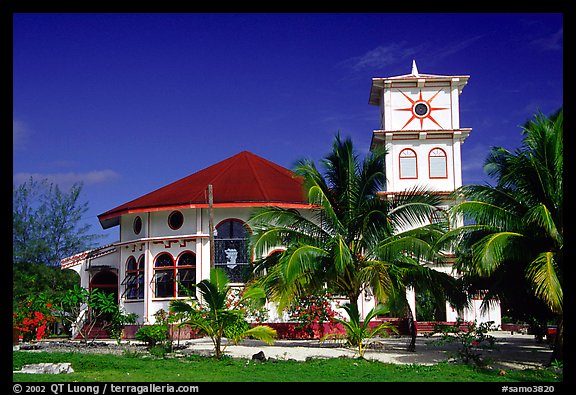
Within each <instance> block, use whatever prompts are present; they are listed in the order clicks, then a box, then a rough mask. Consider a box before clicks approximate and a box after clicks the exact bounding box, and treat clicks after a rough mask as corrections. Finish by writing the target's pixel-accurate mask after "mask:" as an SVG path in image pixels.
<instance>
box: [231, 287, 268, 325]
mask: <svg viewBox="0 0 576 395" xmlns="http://www.w3.org/2000/svg"><path fill="white" fill-rule="evenodd" d="M245 290H246V289H245V288H236V287H231V288H230V292H229V293H228V295H227V298H226V308H227V309H228V310H240V311H241V312H242V313H243V314H244V316H245V317H246V319H247V320H248V321H252V322H257V323H262V322H266V321H267V320H268V309H267V308H266V307H264V306H258V305H257V304H255V303H253V302H252V301H250V300H247V299H246V298H244V293H245Z"/></svg>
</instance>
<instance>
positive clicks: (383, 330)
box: [322, 303, 398, 358]
mask: <svg viewBox="0 0 576 395" xmlns="http://www.w3.org/2000/svg"><path fill="white" fill-rule="evenodd" d="M342 308H343V309H344V310H346V313H348V318H349V320H344V319H341V318H336V319H335V320H336V321H337V322H338V323H340V324H342V325H343V326H344V329H345V330H346V336H345V337H346V343H347V344H348V345H349V346H350V347H356V349H357V350H358V356H359V357H360V358H364V352H365V351H366V340H367V339H370V338H373V337H374V336H377V335H380V336H383V337H387V336H388V335H389V331H391V332H394V333H398V330H397V329H396V327H395V326H394V325H392V324H390V323H389V322H387V321H384V322H382V323H380V324H378V325H376V326H373V327H370V322H371V321H372V320H373V319H374V318H375V317H376V316H378V315H383V314H386V313H388V312H389V310H388V308H387V307H386V306H385V305H383V304H380V305H377V306H375V307H374V308H372V309H371V310H370V311H369V312H368V314H366V317H364V320H362V318H361V317H360V313H359V311H358V305H356V304H350V303H345V304H344V305H343V306H342ZM340 336H341V335H339V334H336V333H329V334H328V335H326V336H324V337H323V338H322V340H326V339H328V338H333V337H340Z"/></svg>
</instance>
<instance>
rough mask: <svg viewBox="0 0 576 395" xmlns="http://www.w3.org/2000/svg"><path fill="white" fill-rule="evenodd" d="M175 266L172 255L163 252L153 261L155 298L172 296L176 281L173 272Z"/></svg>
mask: <svg viewBox="0 0 576 395" xmlns="http://www.w3.org/2000/svg"><path fill="white" fill-rule="evenodd" d="M175 271H176V266H175V265H174V260H173V259H172V255H170V254H168V253H167V252H163V253H161V254H160V255H158V256H157V257H156V259H155V261H154V296H155V297H157V298H167V297H173V296H174V293H175V287H176V282H175V281H174V272H175Z"/></svg>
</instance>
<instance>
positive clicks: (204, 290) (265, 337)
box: [170, 269, 276, 359]
mask: <svg viewBox="0 0 576 395" xmlns="http://www.w3.org/2000/svg"><path fill="white" fill-rule="evenodd" d="M196 286H197V288H198V289H199V290H200V294H201V298H202V300H203V303H192V304H189V303H186V302H184V301H180V300H175V301H172V302H171V303H170V311H172V312H175V313H185V314H186V316H187V318H186V319H185V320H184V322H182V323H181V324H180V325H184V326H189V327H190V328H191V329H192V330H195V331H197V332H198V333H199V334H201V335H205V336H208V337H210V339H211V340H212V343H213V344H214V353H215V358H216V359H219V358H220V357H221V355H222V353H223V352H224V350H225V349H226V347H227V346H228V345H229V344H230V343H238V342H239V341H240V340H241V339H243V338H246V337H254V338H256V339H259V340H262V341H264V342H266V343H268V344H272V343H273V342H274V338H275V337H276V331H275V330H274V329H272V328H270V327H269V326H266V325H259V326H255V327H252V328H251V327H250V324H249V323H248V322H247V321H246V318H245V313H244V312H243V311H242V310H236V309H229V308H228V307H227V305H226V301H227V299H228V293H229V292H230V288H229V287H228V277H227V276H226V273H225V272H224V271H223V270H221V269H212V270H211V271H210V280H202V281H200V282H199V283H198V284H197V285H196ZM256 296H257V297H261V296H262V294H256V293H255V291H254V290H252V291H251V292H250V294H248V295H247V294H244V296H243V298H245V299H246V298H252V297H256ZM223 339H227V341H226V344H224V345H223Z"/></svg>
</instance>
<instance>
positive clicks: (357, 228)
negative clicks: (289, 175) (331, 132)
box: [248, 135, 455, 311]
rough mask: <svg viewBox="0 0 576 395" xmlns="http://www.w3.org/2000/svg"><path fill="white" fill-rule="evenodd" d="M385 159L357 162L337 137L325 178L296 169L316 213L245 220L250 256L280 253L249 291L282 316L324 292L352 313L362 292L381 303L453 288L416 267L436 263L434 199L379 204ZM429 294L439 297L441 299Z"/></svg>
mask: <svg viewBox="0 0 576 395" xmlns="http://www.w3.org/2000/svg"><path fill="white" fill-rule="evenodd" d="M385 155H386V152H385V151H384V150H383V149H382V150H374V151H372V152H371V153H370V154H368V155H367V156H366V158H365V159H364V160H363V161H360V160H359V158H358V156H357V154H356V153H355V152H354V149H353V145H352V141H351V140H350V139H345V140H341V139H340V136H339V135H337V136H336V138H335V140H334V143H333V147H332V151H331V152H330V153H329V154H328V155H327V156H326V157H325V158H324V159H323V160H322V164H323V166H324V170H325V172H324V174H321V173H320V171H319V170H318V169H317V168H316V166H315V165H314V163H313V162H311V161H307V160H302V161H299V162H298V164H297V166H296V169H295V172H296V173H297V174H298V175H300V176H302V177H303V179H304V182H305V185H306V189H307V191H308V199H309V203H310V204H311V205H312V206H313V207H315V209H313V210H311V212H306V213H300V212H298V211H296V210H291V209H282V208H277V207H265V208H261V209H258V210H256V211H255V212H254V213H253V214H252V215H251V218H250V219H249V221H248V222H249V225H250V227H251V229H252V230H253V235H252V238H251V247H252V248H253V249H254V254H255V256H265V255H266V254H267V253H268V251H270V249H273V248H275V247H278V246H285V248H286V250H285V251H283V252H280V253H276V254H273V255H271V256H269V257H267V258H265V259H263V260H261V261H260V262H258V263H257V266H256V268H255V271H254V272H255V275H256V279H255V280H254V284H256V285H258V286H260V287H262V288H263V289H265V290H266V291H267V297H268V298H269V299H270V300H271V301H274V302H276V303H277V305H278V309H279V310H280V311H282V310H284V309H286V308H287V307H288V306H290V305H291V303H293V302H294V301H295V300H296V299H297V298H298V297H299V296H301V295H304V294H306V292H310V291H312V290H314V289H321V288H323V287H325V286H327V287H328V289H329V290H330V291H331V292H332V293H335V294H338V295H343V296H345V297H347V298H348V301H349V303H350V305H357V303H358V299H359V297H360V295H361V294H362V292H363V291H365V290H368V289H370V290H371V291H372V292H373V294H374V296H375V297H376V298H377V300H378V301H380V302H386V300H387V298H388V295H390V294H392V293H396V294H398V293H400V294H401V293H402V292H404V295H405V288H406V287H407V286H409V285H414V284H415V283H418V284H419V285H420V286H422V287H436V288H438V289H440V288H442V289H443V288H444V287H451V286H454V281H455V280H454V279H453V278H451V277H450V276H448V275H447V274H444V273H441V272H438V271H435V270H433V269H430V268H427V267H424V266H422V265H421V260H422V259H426V260H427V261H433V260H435V259H437V258H438V256H436V255H433V250H432V248H431V246H432V245H433V243H434V241H435V240H436V239H437V238H438V237H439V236H440V235H442V232H443V231H442V229H441V228H440V227H439V226H438V225H431V224H430V217H431V216H432V214H433V213H434V212H435V211H436V210H437V209H438V207H437V206H438V204H439V198H438V197H437V195H434V194H433V193H428V192H426V191H425V190H422V189H413V190H410V191H406V192H405V193H402V194H397V195H396V196H395V197H394V198H390V199H387V198H382V197H381V196H379V194H378V192H380V191H382V190H383V186H384V181H385V175H384V172H383V171H384V157H385ZM425 224H427V225H425ZM406 229H408V230H406ZM435 294H437V295H442V297H444V295H445V294H446V292H443V291H442V292H436V293H435ZM452 294H455V293H453V292H451V293H450V295H452ZM406 305H407V304H406Z"/></svg>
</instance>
